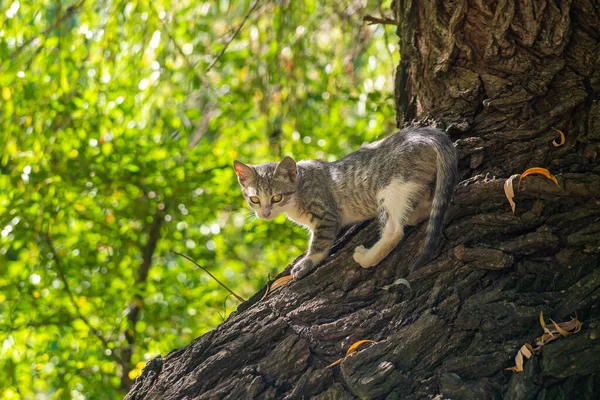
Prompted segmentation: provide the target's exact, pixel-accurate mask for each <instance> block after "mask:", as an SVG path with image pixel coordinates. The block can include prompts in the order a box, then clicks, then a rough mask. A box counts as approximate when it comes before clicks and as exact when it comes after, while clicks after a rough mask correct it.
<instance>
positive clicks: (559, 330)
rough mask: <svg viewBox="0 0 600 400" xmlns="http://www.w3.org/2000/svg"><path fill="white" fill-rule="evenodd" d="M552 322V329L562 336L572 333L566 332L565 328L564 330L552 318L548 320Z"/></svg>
mask: <svg viewBox="0 0 600 400" xmlns="http://www.w3.org/2000/svg"><path fill="white" fill-rule="evenodd" d="M550 321H551V322H552V324H553V325H554V329H556V331H557V332H558V333H560V334H561V335H562V336H565V337H566V336H569V335H572V334H573V333H572V332H568V331H566V330H564V329H563V328H561V327H560V325H558V324H557V323H556V322H554V321H553V320H550Z"/></svg>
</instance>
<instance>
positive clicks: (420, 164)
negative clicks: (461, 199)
mask: <svg viewBox="0 0 600 400" xmlns="http://www.w3.org/2000/svg"><path fill="white" fill-rule="evenodd" d="M233 168H234V170H235V173H236V175H237V177H238V181H239V183H240V185H241V189H242V193H243V195H244V198H245V199H246V201H247V203H248V205H249V206H250V207H251V208H252V209H253V210H254V212H255V213H256V216H257V217H259V218H262V219H267V220H270V219H273V218H275V217H277V216H278V215H279V214H281V213H285V214H286V216H287V217H288V218H289V219H291V220H292V221H294V222H296V223H298V224H300V225H303V226H305V227H306V228H308V229H309V230H310V231H311V238H310V244H309V247H308V251H307V253H306V255H305V256H304V257H303V258H302V259H300V260H299V262H298V263H296V265H295V266H294V267H293V268H292V271H291V273H292V275H293V276H294V277H296V278H298V279H299V278H302V277H303V276H305V275H306V274H308V273H309V272H311V271H312V270H313V269H314V268H315V267H316V266H317V265H318V264H319V263H320V262H321V261H323V259H325V257H327V255H328V252H329V250H330V249H331V246H332V245H333V243H334V241H335V239H336V236H337V235H338V233H339V232H340V230H341V228H342V227H344V226H347V225H350V224H355V223H357V222H361V221H364V220H368V219H372V218H374V217H378V218H379V221H380V225H381V238H380V239H379V241H378V242H377V243H375V244H374V245H373V246H372V247H371V248H369V249H367V248H365V247H364V246H358V247H356V249H355V251H354V260H355V261H356V262H357V263H358V264H360V265H361V266H362V267H364V268H368V267H372V266H375V265H377V264H378V263H379V262H380V261H381V260H382V259H383V258H384V257H386V256H387V255H388V254H389V253H390V252H391V251H392V250H393V249H394V247H396V245H397V244H398V243H399V242H400V240H402V237H403V235H404V227H405V226H406V225H416V224H418V223H419V222H421V221H422V220H424V219H426V218H427V217H429V223H428V225H427V237H426V238H425V244H424V247H423V251H422V252H421V254H420V256H419V257H418V258H417V260H416V261H415V262H414V263H413V265H412V268H411V271H414V270H416V269H417V268H419V267H421V266H422V265H424V264H425V263H427V262H428V261H429V259H430V257H431V255H432V253H433V252H434V251H435V249H436V246H437V244H438V241H439V238H440V236H441V232H442V226H443V223H444V217H445V214H446V210H447V209H448V206H449V203H450V197H451V195H452V192H453V189H454V185H455V181H456V175H457V155H456V149H455V148H454V145H453V144H452V141H451V140H450V139H449V138H448V137H447V136H446V134H445V133H444V132H443V131H441V130H438V129H435V128H430V127H426V128H407V129H404V130H401V131H400V132H397V133H395V134H393V135H391V136H388V137H386V138H384V139H382V140H380V141H377V142H374V143H371V144H366V145H363V146H362V147H361V148H360V149H358V150H357V151H355V152H353V153H350V154H348V155H347V156H345V157H343V158H342V159H340V160H337V161H334V162H331V163H328V162H324V161H319V160H308V161H300V162H298V163H296V162H295V161H294V160H293V159H292V158H291V157H285V158H283V160H281V162H279V163H276V162H270V163H264V164H258V165H246V164H244V163H242V162H240V161H237V160H236V161H234V163H233Z"/></svg>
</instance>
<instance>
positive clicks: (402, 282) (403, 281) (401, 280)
mask: <svg viewBox="0 0 600 400" xmlns="http://www.w3.org/2000/svg"><path fill="white" fill-rule="evenodd" d="M396 285H404V286H406V287H407V288H409V289H411V287H410V282H409V281H407V280H406V279H404V278H398V279H396V280H395V281H394V282H392V283H390V284H389V285H385V286H382V287H380V289H381V290H390V288H391V287H392V286H396Z"/></svg>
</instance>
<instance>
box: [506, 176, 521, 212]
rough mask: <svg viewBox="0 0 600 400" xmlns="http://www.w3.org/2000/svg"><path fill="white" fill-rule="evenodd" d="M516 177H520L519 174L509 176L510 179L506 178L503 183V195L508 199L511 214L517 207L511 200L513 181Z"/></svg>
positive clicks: (513, 193) (512, 196)
mask: <svg viewBox="0 0 600 400" xmlns="http://www.w3.org/2000/svg"><path fill="white" fill-rule="evenodd" d="M518 176H520V175H519V174H514V175H511V177H510V178H508V179H507V180H506V181H505V182H504V195H505V196H506V198H507V199H508V203H509V204H510V208H512V212H513V214H514V213H515V208H516V207H517V205H516V204H515V201H514V200H513V199H514V197H515V192H514V190H513V180H514V179H515V178H516V177H518Z"/></svg>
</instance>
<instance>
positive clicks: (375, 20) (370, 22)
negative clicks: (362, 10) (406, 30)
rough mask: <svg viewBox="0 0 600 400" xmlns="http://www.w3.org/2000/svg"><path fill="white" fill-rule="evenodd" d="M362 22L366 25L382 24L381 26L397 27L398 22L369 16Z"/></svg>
mask: <svg viewBox="0 0 600 400" xmlns="http://www.w3.org/2000/svg"><path fill="white" fill-rule="evenodd" d="M363 22H366V23H367V25H374V24H383V25H396V26H398V21H396V20H395V19H393V18H387V17H383V18H377V17H373V16H371V15H367V16H365V17H364V18H363Z"/></svg>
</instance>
